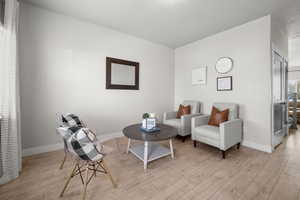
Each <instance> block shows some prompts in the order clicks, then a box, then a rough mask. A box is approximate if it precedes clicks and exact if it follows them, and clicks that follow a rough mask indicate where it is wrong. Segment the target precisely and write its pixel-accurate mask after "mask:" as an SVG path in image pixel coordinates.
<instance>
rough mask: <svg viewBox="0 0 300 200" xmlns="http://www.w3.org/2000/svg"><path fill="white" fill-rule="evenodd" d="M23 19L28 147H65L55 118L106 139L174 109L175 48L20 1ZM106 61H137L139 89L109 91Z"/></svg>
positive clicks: (25, 140)
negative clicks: (66, 117) (148, 115)
mask: <svg viewBox="0 0 300 200" xmlns="http://www.w3.org/2000/svg"><path fill="white" fill-rule="evenodd" d="M20 15H21V16H20V35H19V36H20V52H19V53H20V67H21V72H20V73H21V111H22V143H23V149H27V148H34V147H39V146H43V145H51V144H56V143H58V142H61V140H60V137H58V136H57V135H56V133H55V128H56V123H55V117H56V113H65V112H72V113H76V114H79V115H80V117H81V118H82V119H84V120H85V121H86V123H87V124H88V126H89V127H91V128H92V129H94V130H95V131H96V132H98V133H99V134H105V133H111V132H116V131H121V130H122V128H124V127H125V126H126V125H129V124H131V123H137V122H140V121H141V115H142V113H144V112H147V111H149V112H156V113H158V114H161V113H162V112H163V111H166V110H170V109H171V108H172V107H173V101H174V98H173V97H174V90H173V88H174V66H173V65H174V64H173V63H174V51H173V50H172V49H170V48H167V47H164V46H161V45H158V44H154V43H151V42H148V41H145V40H142V39H138V38H135V37H132V36H129V35H126V34H123V33H119V32H116V31H113V30H110V29H107V28H104V27H100V26H96V25H94V24H90V23H88V22H84V21H79V20H76V19H73V18H70V17H66V16H63V15H59V14H55V13H52V12H49V11H46V10H43V9H40V8H36V7H32V6H31V5H27V4H23V3H22V4H21V14H20ZM106 56H109V57H116V58H120V59H127V60H132V61H137V62H139V63H140V90H137V91H128V90H123V91H122V90H106V89H105V58H106Z"/></svg>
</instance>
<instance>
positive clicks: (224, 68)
mask: <svg viewBox="0 0 300 200" xmlns="http://www.w3.org/2000/svg"><path fill="white" fill-rule="evenodd" d="M232 68H233V60H232V58H229V57H222V58H219V60H218V61H217V63H216V71H217V72H218V73H220V74H226V73H228V72H230V71H231V70H232Z"/></svg>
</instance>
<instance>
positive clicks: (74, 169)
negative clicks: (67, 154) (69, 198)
mask: <svg viewBox="0 0 300 200" xmlns="http://www.w3.org/2000/svg"><path fill="white" fill-rule="evenodd" d="M76 167H77V163H75V166H74V168H73V170H72V172H71V174H70V176H69V178H68V180H67V182H66V184H65V186H64V188H63V190H62V191H61V193H60V195H59V196H60V197H62V196H63V195H64V192H65V190H66V189H67V187H68V185H69V183H70V181H71V179H72V178H73V176H74V173H75V171H76Z"/></svg>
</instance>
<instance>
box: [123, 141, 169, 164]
mask: <svg viewBox="0 0 300 200" xmlns="http://www.w3.org/2000/svg"><path fill="white" fill-rule="evenodd" d="M144 148H145V146H144V144H139V145H135V146H133V147H131V148H130V149H129V151H130V152H131V153H133V154H134V155H135V156H136V157H138V158H139V159H140V160H142V161H144ZM168 155H171V150H170V149H169V148H166V147H164V146H162V145H160V144H157V143H149V145H148V161H147V162H151V161H153V160H156V159H159V158H162V157H165V156H168Z"/></svg>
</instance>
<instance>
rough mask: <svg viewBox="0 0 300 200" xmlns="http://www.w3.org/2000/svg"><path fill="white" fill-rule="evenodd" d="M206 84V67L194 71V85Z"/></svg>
mask: <svg viewBox="0 0 300 200" xmlns="http://www.w3.org/2000/svg"><path fill="white" fill-rule="evenodd" d="M202 84H206V67H199V68H196V69H193V70H192V85H202Z"/></svg>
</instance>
